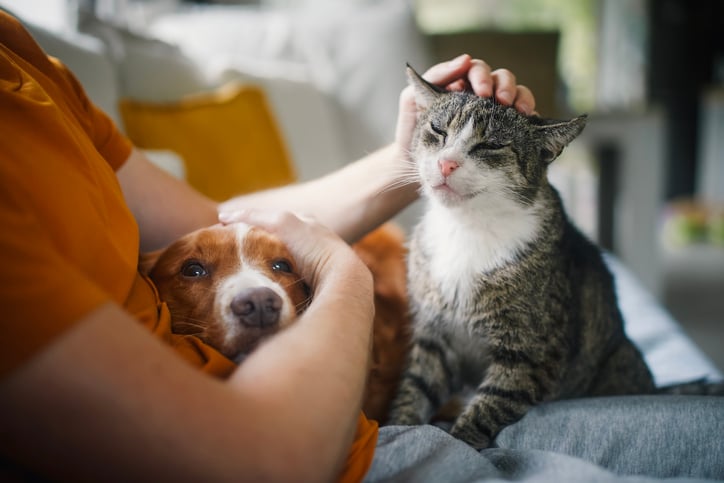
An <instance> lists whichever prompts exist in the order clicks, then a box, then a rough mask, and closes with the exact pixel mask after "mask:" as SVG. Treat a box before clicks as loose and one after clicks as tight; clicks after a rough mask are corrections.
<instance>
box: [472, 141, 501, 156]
mask: <svg viewBox="0 0 724 483" xmlns="http://www.w3.org/2000/svg"><path fill="white" fill-rule="evenodd" d="M507 146H509V143H499V142H495V141H483V142H481V143H477V144H475V145H474V146H473V147H472V148H470V154H475V153H479V152H481V151H500V150H501V149H505V148H506V147H507Z"/></svg>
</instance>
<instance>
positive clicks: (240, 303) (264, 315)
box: [231, 287, 282, 328]
mask: <svg viewBox="0 0 724 483" xmlns="http://www.w3.org/2000/svg"><path fill="white" fill-rule="evenodd" d="M281 310H282V299H281V297H279V295H277V294H276V292H274V290H272V289H270V288H267V287H255V288H248V289H245V290H242V291H241V292H239V293H238V294H236V296H235V297H234V298H233V299H232V300H231V311H232V312H233V313H234V315H236V317H237V318H238V319H239V322H241V323H242V324H244V325H247V326H249V327H261V328H263V327H269V326H272V325H274V324H276V323H277V322H278V321H279V313H280V312H281Z"/></svg>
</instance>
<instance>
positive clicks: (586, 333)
mask: <svg viewBox="0 0 724 483" xmlns="http://www.w3.org/2000/svg"><path fill="white" fill-rule="evenodd" d="M408 76H409V78H410V81H411V83H412V84H413V86H414V88H415V91H416V101H417V103H418V105H419V106H421V108H422V113H421V115H420V118H419V120H418V127H417V130H416V132H415V135H414V139H413V143H412V151H411V158H412V159H414V160H415V164H416V169H417V173H418V176H419V179H420V182H421V186H422V190H423V193H424V194H425V197H426V198H427V200H428V207H427V209H426V212H425V214H424V217H423V219H422V221H421V222H420V224H419V225H418V226H417V227H416V229H415V231H414V233H413V236H412V239H411V242H410V255H409V273H408V283H409V295H410V304H411V311H412V315H413V318H414V329H413V330H414V332H413V343H412V347H411V352H410V355H409V360H408V366H407V369H406V371H405V373H404V375H403V378H402V382H401V385H400V389H399V392H398V395H397V397H396V398H395V400H394V402H393V405H392V410H391V414H390V422H391V423H396V424H421V423H424V422H427V421H429V420H430V418H431V417H432V416H433V415H434V414H435V413H436V412H437V411H438V410H439V408H440V407H441V406H442V405H443V404H444V403H445V402H446V401H447V400H448V399H449V398H450V397H451V396H453V395H455V394H456V393H458V392H459V391H461V390H462V389H463V387H464V386H466V385H470V386H472V387H473V389H474V395H473V397H472V399H471V400H470V401H469V402H468V403H467V404H466V405H465V406H464V409H463V410H462V413H461V414H460V415H459V416H458V417H457V419H456V420H455V421H454V424H453V425H452V429H451V433H452V434H453V435H454V436H456V437H458V438H460V439H462V440H464V441H466V442H467V443H469V444H470V445H472V446H474V447H476V448H484V447H487V446H488V445H489V443H490V442H491V440H492V439H493V438H494V437H495V436H496V434H497V433H498V432H499V431H500V430H501V429H502V428H503V427H505V426H506V425H508V424H510V423H512V422H514V421H516V420H518V419H519V418H521V417H522V416H523V415H524V414H525V413H526V412H527V411H528V410H529V409H530V408H531V407H532V406H534V405H536V404H539V403H541V402H543V401H548V400H553V399H561V398H570V397H576V396H583V395H605V394H633V393H649V392H652V391H653V389H654V385H653V381H652V377H651V374H650V372H649V370H648V368H647V366H646V364H645V362H644V361H643V358H642V356H641V354H640V353H639V351H638V350H637V348H636V347H635V346H634V345H633V343H632V342H631V341H630V340H629V339H628V338H627V337H626V335H625V334H624V330H623V323H622V317H621V314H620V312H619V309H618V306H617V302H616V295H615V290H614V283H613V279H612V276H611V274H610V273H609V271H608V269H607V267H606V266H605V264H604V262H603V260H602V258H601V255H600V252H599V250H598V248H597V247H596V246H595V245H594V244H593V243H591V242H590V241H589V240H587V239H586V238H585V237H584V236H583V235H582V234H581V233H580V232H579V231H578V230H577V229H576V228H575V227H574V226H573V225H572V224H571V222H570V221H569V220H568V218H567V217H566V215H565V213H564V210H563V207H562V204H561V199H560V197H559V195H558V193H557V192H556V190H555V189H554V188H553V187H552V186H551V185H550V184H549V183H548V181H547V177H546V171H547V167H548V165H549V163H550V162H551V161H553V160H554V159H555V158H556V157H557V156H558V155H559V154H560V152H561V151H562V150H563V148H564V147H565V146H566V145H567V144H568V143H569V142H570V141H572V140H573V139H574V138H575V137H576V136H577V135H578V134H579V133H580V132H581V130H582V129H583V127H584V125H585V116H582V117H579V118H575V119H573V120H570V121H562V122H553V121H546V120H542V119H539V118H532V117H531V118H528V117H525V116H523V115H521V114H519V113H518V112H517V111H516V110H515V109H513V108H509V107H505V106H502V105H499V104H497V103H496V102H494V101H492V100H490V99H481V98H479V97H476V96H474V95H472V94H469V93H458V92H456V93H452V92H440V91H438V90H437V89H436V88H434V87H433V86H431V85H429V84H428V83H426V82H425V81H424V80H422V78H421V77H419V76H418V75H417V74H416V73H415V72H414V71H412V69H408Z"/></svg>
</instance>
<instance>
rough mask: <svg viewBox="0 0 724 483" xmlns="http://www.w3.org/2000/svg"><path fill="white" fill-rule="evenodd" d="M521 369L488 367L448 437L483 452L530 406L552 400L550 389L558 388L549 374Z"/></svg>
mask: <svg viewBox="0 0 724 483" xmlns="http://www.w3.org/2000/svg"><path fill="white" fill-rule="evenodd" d="M521 357H524V356H523V355H521ZM523 365H524V366H525V367H513V368H511V367H510V366H509V365H507V364H506V365H501V364H495V363H493V364H491V365H490V366H489V368H488V371H487V373H486V376H485V378H484V380H483V382H482V383H481V384H480V385H479V386H478V388H477V390H476V393H475V396H473V398H472V399H471V400H470V402H469V403H468V405H467V406H466V408H465V410H464V411H463V412H462V414H461V415H460V416H459V417H458V419H457V420H456V421H455V424H454V425H453V427H452V429H451V430H450V434H452V435H453V436H455V437H456V438H458V439H461V440H463V441H465V442H466V443H468V444H469V445H470V446H472V447H473V448H476V449H484V448H487V447H488V446H490V443H491V441H492V440H493V439H494V438H495V436H496V435H497V434H498V433H499V432H500V431H501V430H502V429H503V428H504V427H506V426H508V425H509V424H512V423H514V422H516V421H518V420H519V419H520V418H522V417H523V416H524V415H525V413H527V412H528V410H529V409H530V408H532V407H533V406H535V405H537V404H539V403H540V402H542V401H543V400H546V399H550V398H552V397H553V396H554V392H555V391H554V389H553V388H555V387H558V386H557V384H556V383H555V382H553V381H555V377H551V375H552V374H551V371H550V370H548V371H546V370H545V369H542V368H540V367H538V368H536V367H533V366H530V367H529V365H528V364H523ZM543 367H545V366H543Z"/></svg>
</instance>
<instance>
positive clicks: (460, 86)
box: [445, 79, 469, 92]
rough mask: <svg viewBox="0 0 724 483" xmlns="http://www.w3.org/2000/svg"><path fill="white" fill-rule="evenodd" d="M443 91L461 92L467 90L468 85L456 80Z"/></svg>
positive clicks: (461, 80) (463, 81)
mask: <svg viewBox="0 0 724 483" xmlns="http://www.w3.org/2000/svg"><path fill="white" fill-rule="evenodd" d="M445 89H447V90H449V91H455V92H462V91H466V90H469V88H468V83H467V82H465V80H464V79H458V80H456V81H455V82H452V83H450V84H448V85H447V87H446V88H445Z"/></svg>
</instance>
